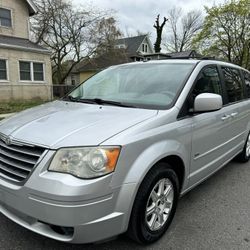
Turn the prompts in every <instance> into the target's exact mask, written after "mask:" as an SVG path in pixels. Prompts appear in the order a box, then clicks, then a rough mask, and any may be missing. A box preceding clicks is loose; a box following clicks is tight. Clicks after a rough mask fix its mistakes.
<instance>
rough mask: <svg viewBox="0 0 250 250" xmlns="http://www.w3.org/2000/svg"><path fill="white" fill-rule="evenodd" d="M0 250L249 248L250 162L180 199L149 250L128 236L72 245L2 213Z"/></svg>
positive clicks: (225, 171) (223, 172)
mask: <svg viewBox="0 0 250 250" xmlns="http://www.w3.org/2000/svg"><path fill="white" fill-rule="evenodd" d="M0 225H1V226H0V249H22V250H23V249H25V250H28V249H32V250H37V249H65V250H66V249H86V250H99V249H108V250H119V249H133V250H136V249H145V250H148V249H166V250H167V249H192V250H196V249H197V250H201V249H202V250H203V249H209V250H211V249H227V250H229V249H230V250H231V249H240V250H244V249H248V250H249V249H250V163H248V164H239V163H235V162H232V163H230V164H228V165H227V166H226V167H225V168H223V169H222V170H220V171H219V172H218V173H217V174H215V175H214V176H212V177H211V178H210V179H208V180H207V181H206V182H204V183H203V184H201V185H200V186H198V187H196V188H195V189H193V190H192V191H191V192H189V193H188V194H187V195H185V196H184V197H183V198H181V200H180V203H179V206H178V209H177V214H176V217H175V219H174V221H173V224H172V226H171V227H170V229H169V231H168V233H167V234H166V235H165V236H164V237H163V238H162V239H161V240H160V241H158V242H157V243H155V244H153V245H151V246H147V247H145V246H139V245H137V244H135V243H133V242H132V241H130V240H129V239H127V238H126V237H125V236H120V237H119V238H117V239H116V240H113V241H110V242H106V243H102V244H98V245H68V244H63V243H60V242H56V241H54V240H50V239H47V238H44V237H42V236H39V235H37V234H35V233H32V232H30V231H28V230H26V229H24V228H22V227H20V226H18V225H16V224H15V223H13V222H11V221H10V220H8V219H7V218H5V217H4V216H2V215H0Z"/></svg>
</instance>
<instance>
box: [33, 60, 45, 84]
mask: <svg viewBox="0 0 250 250" xmlns="http://www.w3.org/2000/svg"><path fill="white" fill-rule="evenodd" d="M33 74H34V81H40V82H43V81H44V73H43V64H42V63H33Z"/></svg>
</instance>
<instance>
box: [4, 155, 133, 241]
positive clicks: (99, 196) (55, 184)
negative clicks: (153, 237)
mask: <svg viewBox="0 0 250 250" xmlns="http://www.w3.org/2000/svg"><path fill="white" fill-rule="evenodd" d="M48 157H49V155H47V156H46V157H45V158H44V159H43V161H42V162H41V163H40V164H39V166H40V167H39V166H38V167H37V168H36V169H35V171H34V172H33V174H32V175H31V177H30V178H29V179H28V181H27V182H26V183H25V184H24V186H16V185H14V184H11V183H9V182H7V181H5V180H3V179H1V178H0V212H1V213H2V214H4V215H5V216H7V217H8V218H9V219H11V220H13V221H14V222H16V223H18V224H20V225H21V226H23V227H25V228H27V229H30V230H32V231H34V232H36V233H39V234H41V235H44V236H47V237H49V238H52V239H55V240H60V241H64V242H70V243H91V242H96V241H101V240H104V239H107V238H110V237H113V236H115V235H118V234H121V233H123V232H125V231H126V229H127V226H128V221H129V214H130V210H131V207H132V200H133V194H134V191H135V188H136V185H135V184H126V185H122V186H120V187H116V188H114V187H111V180H112V175H108V176H105V177H102V178H98V179H94V180H80V179H77V178H75V177H73V176H70V175H66V174H60V173H51V172H47V170H46V171H45V169H47V167H46V164H45V163H46V162H48V161H47V160H48V159H46V158H48ZM42 166H43V167H42ZM44 166H45V167H44ZM129 201H131V202H129Z"/></svg>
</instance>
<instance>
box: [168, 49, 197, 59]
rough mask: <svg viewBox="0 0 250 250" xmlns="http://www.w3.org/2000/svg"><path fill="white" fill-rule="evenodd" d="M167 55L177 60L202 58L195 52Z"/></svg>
mask: <svg viewBox="0 0 250 250" xmlns="http://www.w3.org/2000/svg"><path fill="white" fill-rule="evenodd" d="M166 55H168V56H171V57H175V58H189V57H200V56H201V55H200V54H198V53H197V52H196V51H195V50H187V51H182V52H173V53H167V54H166Z"/></svg>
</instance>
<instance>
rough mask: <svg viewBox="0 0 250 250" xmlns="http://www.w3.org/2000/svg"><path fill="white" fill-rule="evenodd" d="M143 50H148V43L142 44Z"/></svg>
mask: <svg viewBox="0 0 250 250" xmlns="http://www.w3.org/2000/svg"><path fill="white" fill-rule="evenodd" d="M142 52H146V53H147V52H148V45H147V44H144V43H143V44H142Z"/></svg>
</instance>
